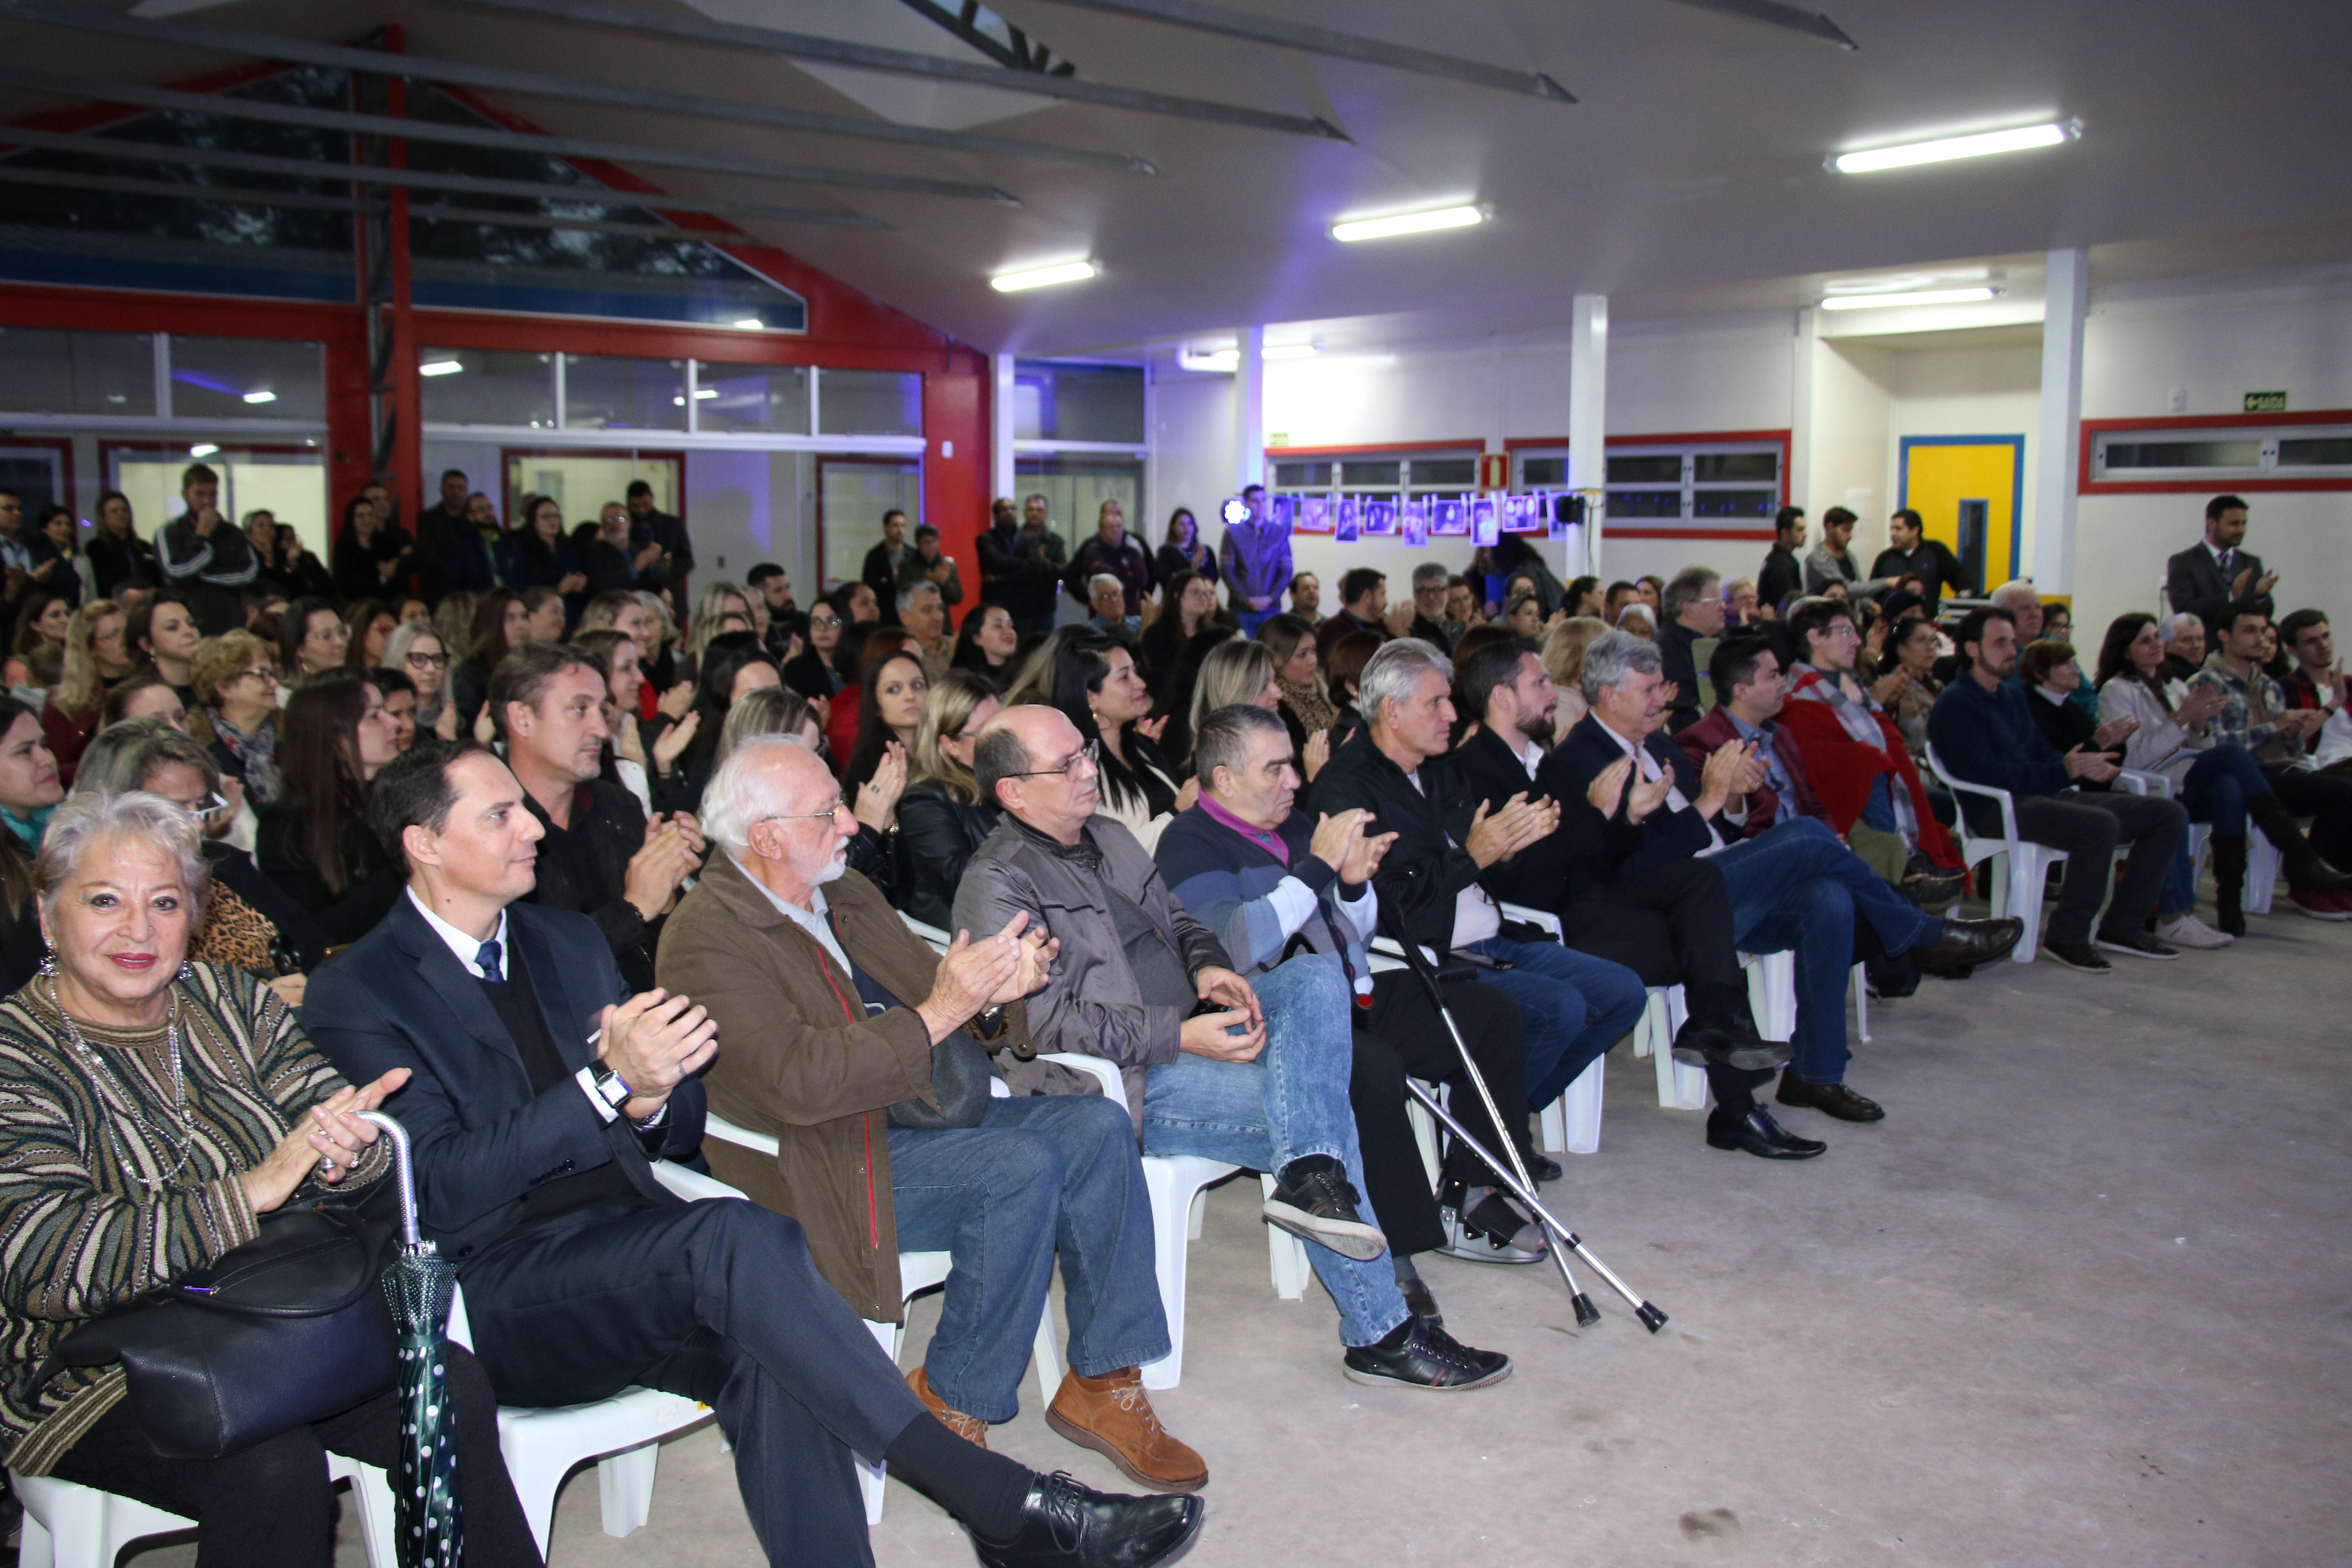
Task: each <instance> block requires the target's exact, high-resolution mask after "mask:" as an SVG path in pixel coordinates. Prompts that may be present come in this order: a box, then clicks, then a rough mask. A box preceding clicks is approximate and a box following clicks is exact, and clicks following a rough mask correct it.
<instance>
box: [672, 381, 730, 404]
mask: <svg viewBox="0 0 2352 1568" xmlns="http://www.w3.org/2000/svg"><path fill="white" fill-rule="evenodd" d="M718 395H719V389H718V388H717V387H715V386H698V387H696V388H695V389H694V400H695V401H696V402H697V403H699V402H701V401H702V400H703V399H704V398H706V397H716V396H718ZM670 405H671V406H673V407H677V408H683V407H685V406H686V399H685V398H684V397H682V396H681V397H673V398H671V399H670Z"/></svg>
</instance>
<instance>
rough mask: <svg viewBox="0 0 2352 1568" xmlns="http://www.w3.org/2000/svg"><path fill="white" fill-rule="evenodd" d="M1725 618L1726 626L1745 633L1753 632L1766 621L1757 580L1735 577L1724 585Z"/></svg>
mask: <svg viewBox="0 0 2352 1568" xmlns="http://www.w3.org/2000/svg"><path fill="white" fill-rule="evenodd" d="M1723 618H1724V625H1725V626H1728V627H1730V628H1732V629H1734V630H1737V631H1743V632H1745V631H1753V630H1754V629H1755V628H1756V626H1757V625H1758V624H1759V622H1761V621H1762V620H1763V619H1764V613H1763V606H1762V605H1760V604H1759V602H1758V600H1757V595H1756V579H1755V578H1753V577H1734V578H1733V579H1732V580H1731V581H1730V582H1728V583H1726V584H1724V585H1723Z"/></svg>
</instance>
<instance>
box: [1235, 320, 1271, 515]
mask: <svg viewBox="0 0 2352 1568" xmlns="http://www.w3.org/2000/svg"><path fill="white" fill-rule="evenodd" d="M1234 348H1235V350H1236V353H1234V494H1236V495H1239V494H1240V493H1241V492H1242V490H1243V489H1244V487H1246V486H1249V485H1262V484H1264V483H1265V328H1264V327H1244V328H1242V329H1241V330H1240V331H1236V332H1235V333H1234Z"/></svg>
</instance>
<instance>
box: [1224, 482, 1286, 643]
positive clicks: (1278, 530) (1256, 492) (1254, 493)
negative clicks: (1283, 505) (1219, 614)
mask: <svg viewBox="0 0 2352 1568" xmlns="http://www.w3.org/2000/svg"><path fill="white" fill-rule="evenodd" d="M1242 504H1243V505H1244V506H1246V507H1248V508H1249V516H1248V517H1246V518H1244V520H1243V521H1240V522H1229V523H1227V524H1225V536H1224V537H1223V539H1220V540H1219V541H1217V570H1218V572H1219V573H1220V574H1223V577H1224V580H1225V584H1226V590H1225V591H1226V592H1227V593H1228V594H1230V595H1232V596H1233V609H1234V615H1235V616H1238V617H1239V618H1240V620H1241V623H1242V636H1244V637H1255V636H1257V628H1258V627H1259V626H1262V625H1264V624H1265V618H1266V617H1267V616H1272V615H1276V614H1279V613H1280V612H1281V609H1282V591H1283V589H1284V587H1286V585H1287V584H1289V582H1290V530H1289V529H1287V528H1286V527H1284V526H1283V525H1282V524H1281V523H1279V522H1277V521H1275V518H1274V509H1273V508H1272V507H1271V506H1269V505H1268V504H1267V502H1266V499H1265V486H1264V485H1244V486H1243V487H1242Z"/></svg>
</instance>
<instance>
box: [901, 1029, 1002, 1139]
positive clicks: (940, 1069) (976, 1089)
mask: <svg viewBox="0 0 2352 1568" xmlns="http://www.w3.org/2000/svg"><path fill="white" fill-rule="evenodd" d="M995 1078H996V1065H995V1063H993V1062H992V1061H990V1060H989V1058H988V1047H985V1046H983V1045H982V1044H981V1043H980V1042H979V1041H978V1040H975V1039H973V1038H972V1037H971V1035H970V1034H969V1033H967V1032H966V1031H964V1030H962V1029H958V1030H956V1031H955V1032H954V1033H953V1034H951V1035H950V1036H949V1037H947V1038H946V1039H944V1040H941V1041H940V1043H939V1044H938V1045H936V1046H934V1047H931V1097H932V1098H933V1099H935V1100H938V1101H939V1102H940V1108H939V1109H938V1110H932V1109H931V1108H930V1107H929V1105H927V1104H925V1103H924V1102H923V1101H922V1100H900V1101H899V1102H898V1104H896V1105H894V1106H892V1107H891V1108H890V1125H891V1126H893V1127H906V1128H910V1129H913V1130H915V1131H923V1132H936V1131H941V1130H943V1129H946V1128H950V1127H977V1126H979V1125H980V1123H981V1119H982V1117H984V1116H986V1115H987V1114H988V1097H989V1087H988V1086H989V1085H990V1084H991V1083H992V1082H993V1081H994V1080H995Z"/></svg>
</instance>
